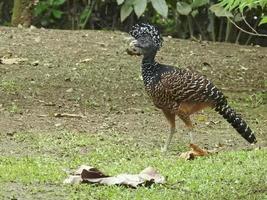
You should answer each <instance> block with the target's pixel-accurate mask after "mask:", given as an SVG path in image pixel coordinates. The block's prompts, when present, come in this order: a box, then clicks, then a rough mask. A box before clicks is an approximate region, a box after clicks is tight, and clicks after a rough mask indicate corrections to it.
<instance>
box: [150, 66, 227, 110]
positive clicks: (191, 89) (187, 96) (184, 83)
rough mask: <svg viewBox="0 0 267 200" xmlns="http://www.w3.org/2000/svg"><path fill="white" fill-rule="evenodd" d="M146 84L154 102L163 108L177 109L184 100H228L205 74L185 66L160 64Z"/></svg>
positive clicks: (211, 101)
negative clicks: (176, 66)
mask: <svg viewBox="0 0 267 200" xmlns="http://www.w3.org/2000/svg"><path fill="white" fill-rule="evenodd" d="M151 77H152V78H151V80H153V81H151V84H148V85H146V88H147V91H148V93H149V95H150V96H151V97H152V99H153V102H154V104H155V105H156V106H157V107H158V108H161V109H168V110H169V109H175V108H176V107H178V106H179V105H180V104H181V103H183V102H188V103H210V105H213V106H215V105H216V104H218V103H219V102H226V99H225V97H224V96H223V94H222V93H221V92H220V90H218V89H217V88H216V87H215V86H214V85H213V84H212V83H211V82H210V81H209V80H208V79H207V78H206V77H205V76H202V75H199V74H197V73H194V72H192V71H190V70H187V69H184V68H175V67H172V66H168V65H161V64H158V66H157V68H156V70H155V71H154V73H153V75H152V76H151Z"/></svg>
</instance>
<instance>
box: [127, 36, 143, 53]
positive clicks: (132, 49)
mask: <svg viewBox="0 0 267 200" xmlns="http://www.w3.org/2000/svg"><path fill="white" fill-rule="evenodd" d="M126 51H127V53H128V54H129V55H138V56H140V55H141V51H140V45H139V44H138V41H137V40H135V39H134V40H133V41H131V43H130V45H129V48H128V49H127V50H126Z"/></svg>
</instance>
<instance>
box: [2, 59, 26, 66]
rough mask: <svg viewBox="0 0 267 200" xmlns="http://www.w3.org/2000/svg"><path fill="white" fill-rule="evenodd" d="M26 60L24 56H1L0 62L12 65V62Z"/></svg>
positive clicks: (17, 62) (16, 62)
mask: <svg viewBox="0 0 267 200" xmlns="http://www.w3.org/2000/svg"><path fill="white" fill-rule="evenodd" d="M27 60H28V59H26V58H1V59H0V64H4V65H13V64H19V63H21V62H25V61H27Z"/></svg>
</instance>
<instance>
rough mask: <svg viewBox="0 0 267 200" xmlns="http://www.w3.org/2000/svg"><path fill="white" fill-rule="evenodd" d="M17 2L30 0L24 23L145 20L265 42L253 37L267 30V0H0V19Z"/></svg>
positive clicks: (114, 25) (176, 33)
mask: <svg viewBox="0 0 267 200" xmlns="http://www.w3.org/2000/svg"><path fill="white" fill-rule="evenodd" d="M22 1H24V2H25V1H28V4H29V5H30V4H31V5H34V6H32V7H33V9H28V10H26V12H32V15H30V16H31V19H30V23H24V22H23V23H22V24H26V25H29V24H33V25H35V26H37V27H45V28H61V29H112V30H114V29H118V30H123V31H128V30H129V28H130V27H131V26H132V25H133V24H135V23H138V22H150V23H153V24H156V25H157V26H158V27H159V28H160V29H161V30H162V32H163V33H164V34H165V35H171V36H173V37H179V38H192V39H196V40H212V41H224V42H235V43H240V44H250V43H253V44H260V45H263V46H267V39H266V37H260V36H259V35H260V34H267V25H266V23H267V0H257V1H251V0H221V1H218V0H14V2H15V3H14V2H13V1H9V0H0V11H1V12H0V24H2V25H9V24H10V22H11V15H12V12H13V16H14V12H15V11H16V10H15V6H14V5H15V4H16V2H22ZM33 2H34V3H33ZM24 4H25V3H24ZM24 6H25V5H24ZM25 7H26V8H27V5H26V6H25ZM28 7H29V6H28ZM27 19H28V20H29V17H27ZM12 21H14V20H12ZM233 23H234V24H235V25H233ZM13 25H17V24H16V23H15V24H13ZM236 26H238V27H240V28H237V27H236ZM240 29H243V30H244V31H247V32H252V33H253V34H254V36H252V35H249V34H247V33H245V32H244V31H241V30H240ZM257 33H259V34H257Z"/></svg>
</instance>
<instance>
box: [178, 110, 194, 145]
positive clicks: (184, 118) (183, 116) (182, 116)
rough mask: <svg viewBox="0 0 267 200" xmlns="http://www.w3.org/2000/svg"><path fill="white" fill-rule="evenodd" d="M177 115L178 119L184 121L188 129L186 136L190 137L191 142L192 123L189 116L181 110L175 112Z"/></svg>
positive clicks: (191, 141)
mask: <svg viewBox="0 0 267 200" xmlns="http://www.w3.org/2000/svg"><path fill="white" fill-rule="evenodd" d="M177 115H178V116H179V117H180V119H181V120H182V121H183V122H184V123H185V125H186V127H187V128H188V129H189V132H188V136H189V139H190V143H191V144H193V141H194V139H193V124H192V121H191V119H190V116H189V115H188V114H185V113H183V112H179V113H177Z"/></svg>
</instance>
